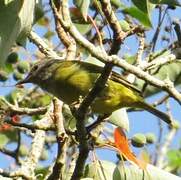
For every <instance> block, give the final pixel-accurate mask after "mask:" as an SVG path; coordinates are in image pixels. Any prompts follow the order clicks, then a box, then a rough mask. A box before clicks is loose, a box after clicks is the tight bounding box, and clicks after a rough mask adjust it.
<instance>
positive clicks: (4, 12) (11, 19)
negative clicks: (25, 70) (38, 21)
mask: <svg viewBox="0 0 181 180" xmlns="http://www.w3.org/2000/svg"><path fill="white" fill-rule="evenodd" d="M34 7H35V1H29V0H11V1H6V0H1V1H0V22H1V25H0V64H3V65H4V62H5V59H6V57H7V55H8V53H9V51H10V49H11V47H12V46H13V44H14V43H15V41H16V40H17V38H18V39H19V42H21V41H22V40H24V38H25V37H26V36H27V34H28V32H29V31H30V30H31V25H32V22H33V18H34Z"/></svg>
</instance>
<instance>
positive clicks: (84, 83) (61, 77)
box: [17, 59, 172, 124]
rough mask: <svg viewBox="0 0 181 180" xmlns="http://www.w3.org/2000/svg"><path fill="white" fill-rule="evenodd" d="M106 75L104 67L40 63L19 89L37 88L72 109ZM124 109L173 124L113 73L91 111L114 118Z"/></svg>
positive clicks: (58, 62) (84, 63) (80, 63)
mask: <svg viewBox="0 0 181 180" xmlns="http://www.w3.org/2000/svg"><path fill="white" fill-rule="evenodd" d="M102 71H103V68H102V67H100V66H97V65H94V64H91V63H87V62H83V61H62V60H56V59H52V60H46V61H41V62H39V63H36V64H35V65H34V66H33V67H32V69H31V70H30V72H29V74H28V75H27V77H26V78H25V79H23V80H21V81H19V82H18V83H17V85H20V84H24V83H34V84H37V85H38V86H40V87H41V88H42V89H44V90H46V91H47V92H49V93H51V94H52V95H54V96H56V97H57V98H59V99H60V100H62V101H63V102H64V103H66V104H68V105H71V104H73V103H76V102H79V100H80V97H82V98H84V97H85V96H86V95H87V94H88V92H89V91H90V89H91V88H92V87H93V86H94V84H95V81H96V80H97V78H98V77H99V76H100V74H101V72H102ZM123 107H133V108H141V109H144V110H147V111H149V112H150V113H152V114H154V115H156V116H157V117H159V118H160V119H162V120H163V121H165V122H166V123H168V124H171V123H172V121H171V119H170V117H169V116H168V115H167V114H166V113H163V112H161V111H159V110H157V109H156V108H154V107H153V106H151V105H149V104H147V103H146V102H145V101H144V99H143V97H142V96H141V95H140V91H139V90H138V89H137V88H136V87H135V86H133V85H131V84H130V83H129V82H128V81H126V80H125V79H124V78H123V77H122V76H121V75H119V74H118V73H116V72H112V73H111V75H110V78H109V79H108V81H107V83H106V85H105V87H104V89H103V90H102V91H101V92H100V93H99V94H98V95H97V97H96V98H95V100H94V101H93V103H92V104H91V109H92V112H93V113H97V114H101V115H103V114H111V113H112V112H113V111H115V110H117V109H120V108H123Z"/></svg>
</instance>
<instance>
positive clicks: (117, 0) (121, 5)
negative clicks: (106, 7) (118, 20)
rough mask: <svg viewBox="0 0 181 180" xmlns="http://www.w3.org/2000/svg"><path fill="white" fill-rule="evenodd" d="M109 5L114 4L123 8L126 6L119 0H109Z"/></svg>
mask: <svg viewBox="0 0 181 180" xmlns="http://www.w3.org/2000/svg"><path fill="white" fill-rule="evenodd" d="M110 2H111V5H113V6H116V8H120V9H123V8H125V7H126V6H125V5H124V4H123V3H122V2H121V1H120V0H110Z"/></svg>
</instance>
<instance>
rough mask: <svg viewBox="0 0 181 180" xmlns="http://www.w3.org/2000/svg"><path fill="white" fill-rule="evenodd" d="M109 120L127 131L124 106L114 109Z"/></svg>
mask: <svg viewBox="0 0 181 180" xmlns="http://www.w3.org/2000/svg"><path fill="white" fill-rule="evenodd" d="M109 122H110V123H112V124H114V125H116V126H118V127H121V128H123V129H125V130H126V131H129V119H128V115H127V112H126V109H125V108H122V109H119V110H117V111H114V112H113V113H112V114H111V116H110V117H109Z"/></svg>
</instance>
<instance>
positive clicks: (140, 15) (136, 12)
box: [123, 6, 152, 28]
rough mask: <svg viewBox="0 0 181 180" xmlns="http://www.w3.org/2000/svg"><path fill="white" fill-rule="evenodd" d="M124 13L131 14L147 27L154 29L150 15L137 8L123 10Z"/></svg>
mask: <svg viewBox="0 0 181 180" xmlns="http://www.w3.org/2000/svg"><path fill="white" fill-rule="evenodd" d="M123 13H126V14H129V15H130V16H132V17H134V18H136V19H137V20H138V21H139V22H140V23H141V24H142V25H144V26H145V27H148V28H150V27H152V24H151V20H150V15H149V14H148V13H145V12H143V11H141V10H140V9H138V8H137V7H136V6H132V7H129V8H125V9H123Z"/></svg>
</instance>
